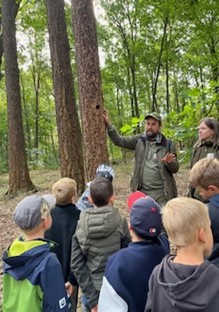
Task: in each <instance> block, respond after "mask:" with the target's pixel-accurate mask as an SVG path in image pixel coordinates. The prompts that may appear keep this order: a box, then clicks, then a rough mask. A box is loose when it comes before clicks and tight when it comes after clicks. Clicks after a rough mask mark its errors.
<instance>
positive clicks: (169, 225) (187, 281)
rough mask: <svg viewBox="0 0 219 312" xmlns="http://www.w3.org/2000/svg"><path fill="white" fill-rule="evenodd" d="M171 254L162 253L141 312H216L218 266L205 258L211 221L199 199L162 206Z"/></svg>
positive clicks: (208, 246)
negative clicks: (172, 248)
mask: <svg viewBox="0 0 219 312" xmlns="http://www.w3.org/2000/svg"><path fill="white" fill-rule="evenodd" d="M162 220H163V225H164V227H165V229H166V233H167V235H168V238H169V240H170V242H171V243H172V244H173V245H175V246H176V247H177V254H176V255H175V256H172V255H169V256H166V257H165V258H164V259H163V261H162V262H161V263H160V264H159V265H158V266H157V267H155V269H154V271H153V273H152V275H151V277H150V281H149V293H148V300H147V304H146V307H145V312H164V311H168V312H182V311H184V312H186V311H187V312H191V311H199V312H209V311H211V312H217V311H218V306H219V284H218V279H219V269H218V268H217V267H216V266H215V265H213V264H211V263H210V262H209V261H207V260H205V257H206V256H209V255H210V253H211V250H212V246H213V238H212V232H211V221H210V218H209V214H208V209H207V207H206V205H204V204H203V203H202V202H200V201H198V200H196V199H192V198H187V197H178V198H174V199H172V200H170V201H169V202H167V204H166V205H165V206H164V208H163V209H162Z"/></svg>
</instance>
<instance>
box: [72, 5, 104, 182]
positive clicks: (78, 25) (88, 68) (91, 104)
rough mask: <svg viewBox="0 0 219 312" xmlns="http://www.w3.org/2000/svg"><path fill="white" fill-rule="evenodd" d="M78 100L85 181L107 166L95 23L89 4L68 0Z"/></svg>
mask: <svg viewBox="0 0 219 312" xmlns="http://www.w3.org/2000/svg"><path fill="white" fill-rule="evenodd" d="M72 18H73V26H74V34H75V45H76V63H77V71H78V87H79V100H80V109H81V119H82V127H83V143H84V155H85V168H86V176H87V179H88V180H91V179H93V177H94V174H95V171H96V168H97V167H98V166H99V164H101V163H108V153H107V145H106V133H105V126H104V123H103V119H102V113H103V95H102V88H101V76H100V68H99V56H98V45H97V35H96V23H95V16H94V11H93V5H92V0H72Z"/></svg>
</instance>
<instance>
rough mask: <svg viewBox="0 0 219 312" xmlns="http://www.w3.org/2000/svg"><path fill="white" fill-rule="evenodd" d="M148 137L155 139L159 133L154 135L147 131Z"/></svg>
mask: <svg viewBox="0 0 219 312" xmlns="http://www.w3.org/2000/svg"><path fill="white" fill-rule="evenodd" d="M146 135H147V138H148V139H154V138H155V137H156V135H157V133H154V132H152V131H146Z"/></svg>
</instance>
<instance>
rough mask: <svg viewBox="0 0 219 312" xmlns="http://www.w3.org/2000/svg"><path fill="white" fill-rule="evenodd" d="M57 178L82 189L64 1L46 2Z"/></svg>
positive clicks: (82, 173) (77, 128) (78, 137)
mask: <svg viewBox="0 0 219 312" xmlns="http://www.w3.org/2000/svg"><path fill="white" fill-rule="evenodd" d="M47 13H48V24H49V35H50V51H51V60H52V70H53V86H54V94H55V105H56V119H57V127H58V138H59V153H60V167H61V176H62V177H69V178H72V179H74V180H76V182H77V186H78V191H79V192H81V191H82V190H83V189H84V164H83V151H82V135H81V129H80V123H79V118H78V114H77V108H76V103H75V94H74V87H73V76H72V71H71V62H70V47H69V41H68V36H67V30H66V22H65V12H64V0H47Z"/></svg>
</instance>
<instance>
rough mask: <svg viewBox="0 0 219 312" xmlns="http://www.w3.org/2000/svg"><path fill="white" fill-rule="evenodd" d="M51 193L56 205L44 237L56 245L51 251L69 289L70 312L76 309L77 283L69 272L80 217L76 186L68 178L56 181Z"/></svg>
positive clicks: (73, 181)
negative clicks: (54, 254) (73, 237)
mask: <svg viewBox="0 0 219 312" xmlns="http://www.w3.org/2000/svg"><path fill="white" fill-rule="evenodd" d="M52 193H53V195H54V196H55V199H56V205H55V207H54V208H53V209H52V210H51V216H52V220H53V223H52V226H51V228H50V229H49V230H48V231H47V232H46V233H45V237H46V238H48V239H50V240H53V241H55V242H56V243H57V245H56V247H55V248H54V249H53V251H54V252H55V253H56V254H57V257H58V259H59V261H60V263H61V266H62V269H63V274H64V278H65V282H66V283H67V285H68V287H69V292H70V293H72V296H71V303H72V307H71V311H72V312H75V311H76V308H77V298H78V283H77V281H76V279H75V277H74V275H73V274H72V272H71V269H70V262H71V242H72V235H73V234H74V232H75V229H76V226H77V222H78V219H79V216H80V210H79V209H78V208H77V207H76V205H75V202H76V200H77V184H76V182H75V180H73V179H70V178H62V179H60V180H58V181H57V182H56V183H55V184H54V185H53V187H52Z"/></svg>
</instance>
